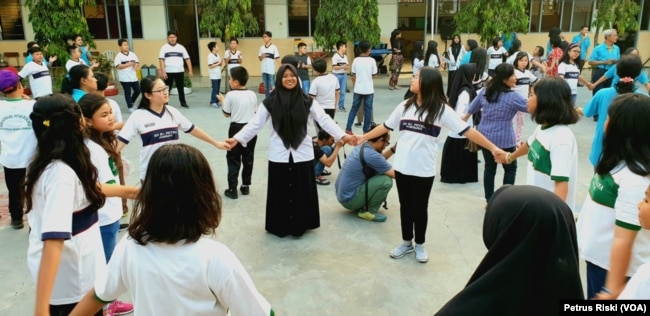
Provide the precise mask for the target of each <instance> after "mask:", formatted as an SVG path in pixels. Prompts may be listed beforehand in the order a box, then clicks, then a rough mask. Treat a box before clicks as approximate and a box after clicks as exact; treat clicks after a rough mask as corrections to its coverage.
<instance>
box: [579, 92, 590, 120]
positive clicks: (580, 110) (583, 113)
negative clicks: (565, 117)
mask: <svg viewBox="0 0 650 316" xmlns="http://www.w3.org/2000/svg"><path fill="white" fill-rule="evenodd" d="M589 90H591V89H589ZM575 109H576V112H578V114H580V116H584V115H585V112H584V111H582V108H581V107H579V106H576V107H575Z"/></svg>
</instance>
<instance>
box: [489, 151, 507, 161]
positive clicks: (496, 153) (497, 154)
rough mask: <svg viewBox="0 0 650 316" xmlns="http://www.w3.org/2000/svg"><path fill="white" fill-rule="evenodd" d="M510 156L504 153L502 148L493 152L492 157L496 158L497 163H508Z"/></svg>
mask: <svg viewBox="0 0 650 316" xmlns="http://www.w3.org/2000/svg"><path fill="white" fill-rule="evenodd" d="M508 155H509V153H506V152H505V151H503V150H502V149H501V148H496V149H494V150H492V156H494V161H496V162H497V163H506V160H507V159H506V157H507V156H508Z"/></svg>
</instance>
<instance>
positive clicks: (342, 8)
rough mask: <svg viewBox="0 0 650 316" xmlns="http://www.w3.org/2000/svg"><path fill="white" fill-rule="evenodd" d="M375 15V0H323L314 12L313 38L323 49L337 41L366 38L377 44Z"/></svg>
mask: <svg viewBox="0 0 650 316" xmlns="http://www.w3.org/2000/svg"><path fill="white" fill-rule="evenodd" d="M378 16H379V6H378V3H377V0H328V1H323V2H322V3H321V7H320V8H319V9H318V15H317V16H316V29H315V30H314V41H315V42H316V44H317V45H318V46H321V47H323V48H324V49H325V50H326V51H332V50H334V49H335V47H336V42H338V41H344V42H350V41H357V40H367V41H369V42H370V43H372V44H373V45H376V44H379V41H380V34H381V29H380V28H379V23H378V22H377V20H378Z"/></svg>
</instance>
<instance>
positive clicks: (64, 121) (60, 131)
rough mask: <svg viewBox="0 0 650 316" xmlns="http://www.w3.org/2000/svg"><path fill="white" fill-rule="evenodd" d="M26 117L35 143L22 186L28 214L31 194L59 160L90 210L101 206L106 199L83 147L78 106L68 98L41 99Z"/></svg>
mask: <svg viewBox="0 0 650 316" xmlns="http://www.w3.org/2000/svg"><path fill="white" fill-rule="evenodd" d="M29 118H30V119H31V120H32V129H33V130H34V134H35V135H36V139H37V140H38V144H37V145H36V153H35V154H34V157H33V159H32V161H31V162H30V163H29V166H28V167H27V177H26V178H25V183H24V186H23V194H22V198H23V202H24V203H23V205H25V206H26V209H27V212H29V211H31V209H32V206H33V204H32V195H33V193H34V187H35V185H36V182H37V181H38V179H39V178H40V177H41V175H42V174H43V171H44V170H45V169H46V168H47V166H49V165H50V163H52V161H54V160H61V161H63V162H64V163H65V164H67V165H68V166H70V168H71V169H72V170H74V172H75V174H76V175H77V177H78V178H79V181H80V182H81V185H82V186H83V189H84V193H85V194H86V198H87V199H88V200H89V201H90V203H91V207H92V208H94V210H95V211H97V210H98V209H99V208H100V207H102V205H104V199H105V197H104V194H102V192H101V190H100V189H99V187H98V186H97V169H96V168H95V166H94V165H93V164H92V161H91V160H90V151H89V150H88V148H87V147H86V145H85V144H84V140H83V133H82V130H83V128H82V126H81V109H80V108H79V105H77V103H75V102H74V100H72V98H71V97H70V96H68V95H63V94H54V95H49V96H44V97H41V98H39V99H38V100H37V101H36V103H35V104H34V109H33V111H32V114H30V115H29ZM70 211H72V210H70Z"/></svg>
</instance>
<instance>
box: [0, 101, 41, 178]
mask: <svg viewBox="0 0 650 316" xmlns="http://www.w3.org/2000/svg"><path fill="white" fill-rule="evenodd" d="M34 103H35V102H34V101H33V100H24V99H22V98H21V99H7V100H4V101H0V144H2V150H0V164H1V165H2V166H4V167H6V168H9V169H23V168H27V165H28V164H29V162H30V160H31V159H32V156H34V152H35V151H36V136H35V135H34V130H33V129H32V120H31V119H30V118H29V115H30V114H32V109H33V108H34Z"/></svg>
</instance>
